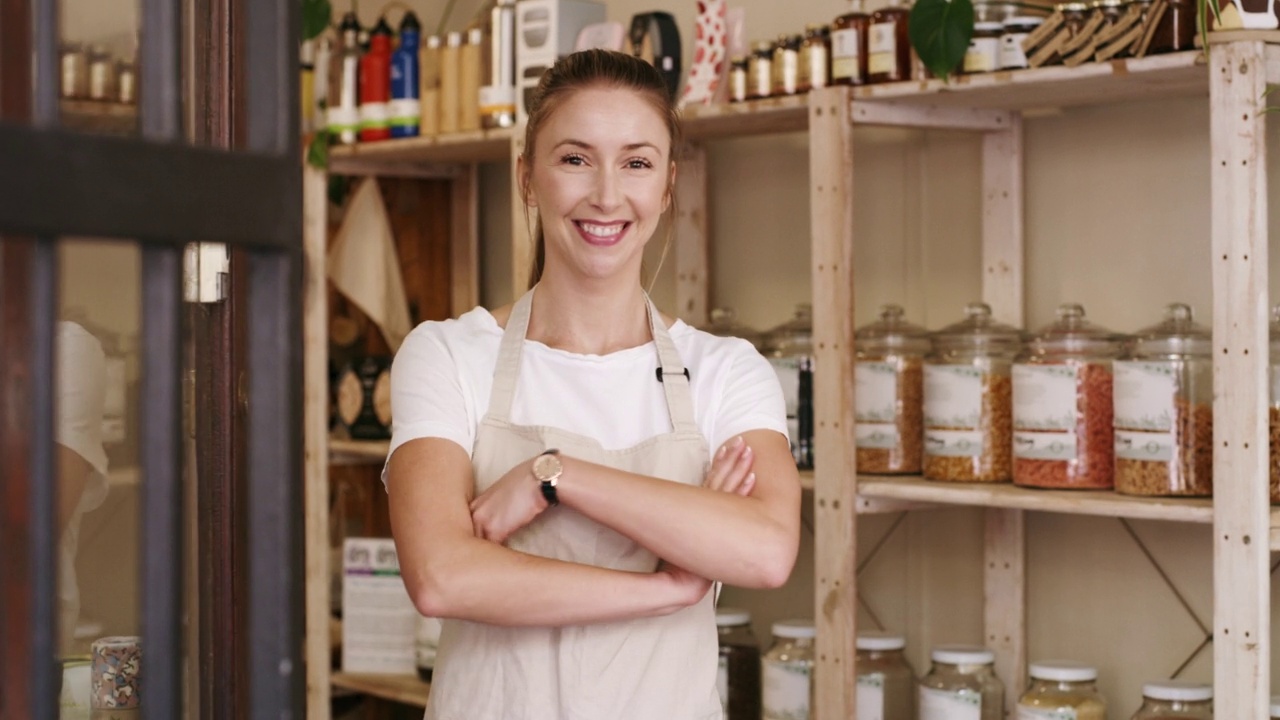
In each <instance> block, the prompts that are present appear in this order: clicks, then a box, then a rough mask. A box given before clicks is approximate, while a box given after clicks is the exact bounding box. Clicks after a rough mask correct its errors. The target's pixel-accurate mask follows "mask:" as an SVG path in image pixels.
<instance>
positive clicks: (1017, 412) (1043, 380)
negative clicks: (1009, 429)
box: [1013, 365, 1079, 430]
mask: <svg viewBox="0 0 1280 720" xmlns="http://www.w3.org/2000/svg"><path fill="white" fill-rule="evenodd" d="M1078 370H1079V368H1078V367H1077V366H1076V365H1014V366H1013V429H1015V430H1075V429H1076V421H1077V410H1076V384H1077V382H1078V381H1079V372H1078Z"/></svg>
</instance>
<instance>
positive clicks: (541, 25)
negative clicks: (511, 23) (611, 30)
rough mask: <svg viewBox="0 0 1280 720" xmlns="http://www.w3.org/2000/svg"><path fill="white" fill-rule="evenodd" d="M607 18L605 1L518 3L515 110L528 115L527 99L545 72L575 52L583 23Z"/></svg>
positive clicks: (529, 0)
mask: <svg viewBox="0 0 1280 720" xmlns="http://www.w3.org/2000/svg"><path fill="white" fill-rule="evenodd" d="M604 19H605V8H604V4H602V3H598V2H590V1H589V0H520V2H518V3H516V112H517V114H518V115H519V117H520V118H521V119H523V118H525V117H527V116H528V113H527V112H526V109H525V108H526V107H527V106H526V103H527V102H528V100H530V99H531V98H532V96H533V90H534V89H535V88H536V87H538V80H540V79H541V78H542V74H543V73H544V72H546V71H547V70H548V69H549V68H550V67H551V66H552V65H554V64H555V62H556V61H557V60H559V59H560V58H562V57H564V56H566V55H568V54H570V53H572V52H573V46H574V43H575V42H577V40H578V33H579V32H581V31H582V29H583V28H584V27H586V26H588V25H592V24H595V23H599V22H604Z"/></svg>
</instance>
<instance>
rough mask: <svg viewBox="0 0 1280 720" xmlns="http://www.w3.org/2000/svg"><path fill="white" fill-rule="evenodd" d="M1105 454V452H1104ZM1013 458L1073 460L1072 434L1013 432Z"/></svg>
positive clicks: (1074, 452) (1073, 434)
mask: <svg viewBox="0 0 1280 720" xmlns="http://www.w3.org/2000/svg"><path fill="white" fill-rule="evenodd" d="M1104 452H1105V451H1104ZM1013 456H1014V457H1020V458H1024V459H1026V460H1074V459H1075V458H1076V434H1075V433H1074V432H1027V431H1025V430H1015V431H1014V432H1013Z"/></svg>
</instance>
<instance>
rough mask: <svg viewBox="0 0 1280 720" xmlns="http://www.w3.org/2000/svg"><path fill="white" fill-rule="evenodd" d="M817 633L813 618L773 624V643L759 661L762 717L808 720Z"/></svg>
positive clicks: (775, 719)
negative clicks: (814, 644)
mask: <svg viewBox="0 0 1280 720" xmlns="http://www.w3.org/2000/svg"><path fill="white" fill-rule="evenodd" d="M816 635H817V633H816V632H815V630H814V627H813V621H812V620H783V621H781V622H776V623H774V624H773V645H772V646H771V647H770V648H769V652H767V653H765V654H764V659H763V660H762V661H761V678H762V679H763V682H762V685H763V699H764V720H809V717H810V714H809V712H810V711H809V709H810V708H811V707H813V639H814V637H815V636H816Z"/></svg>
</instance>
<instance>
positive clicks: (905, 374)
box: [853, 305, 932, 474]
mask: <svg viewBox="0 0 1280 720" xmlns="http://www.w3.org/2000/svg"><path fill="white" fill-rule="evenodd" d="M853 339H854V346H855V350H854V353H855V358H856V361H857V362H856V364H855V365H854V379H855V381H856V387H857V390H856V392H855V393H854V395H853V397H854V415H855V417H856V419H857V423H858V426H857V430H856V432H857V453H856V455H857V461H858V472H864V473H883V474H896V473H918V472H920V462H921V455H922V452H921V449H922V445H923V443H924V399H923V396H924V357H925V355H928V354H929V349H930V348H931V347H932V343H930V342H929V332H928V331H927V330H925V329H924V328H922V327H920V326H919V325H912V324H911V323H909V322H907V321H906V320H904V319H903V311H902V307H900V306H898V305H885V306H884V307H882V308H881V309H880V319H879V320H877V321H876V322H874V323H871V324H870V325H864V326H863V327H861V328H859V329H858V330H857V331H856V332H854V334H853Z"/></svg>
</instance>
